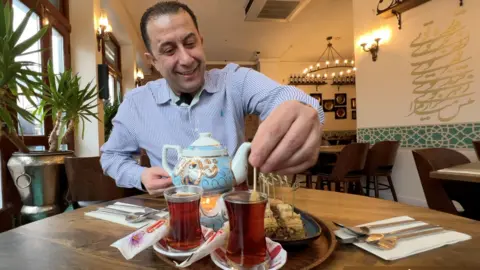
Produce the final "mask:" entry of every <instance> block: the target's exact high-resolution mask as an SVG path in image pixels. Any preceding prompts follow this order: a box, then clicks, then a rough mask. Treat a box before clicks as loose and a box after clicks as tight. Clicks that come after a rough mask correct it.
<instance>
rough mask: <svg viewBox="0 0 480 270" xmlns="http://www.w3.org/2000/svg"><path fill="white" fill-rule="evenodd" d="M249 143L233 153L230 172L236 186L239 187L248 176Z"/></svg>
mask: <svg viewBox="0 0 480 270" xmlns="http://www.w3.org/2000/svg"><path fill="white" fill-rule="evenodd" d="M250 148H251V143H249V142H245V143H243V144H242V145H240V147H239V148H238V150H237V153H235V157H234V158H233V160H232V172H233V176H234V177H235V182H236V185H239V184H241V183H243V182H245V180H247V175H248V153H249V152H250Z"/></svg>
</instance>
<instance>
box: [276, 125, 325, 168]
mask: <svg viewBox="0 0 480 270" xmlns="http://www.w3.org/2000/svg"><path fill="white" fill-rule="evenodd" d="M320 140H321V134H320V131H319V129H318V128H315V127H314V128H313V129H312V130H310V134H309V135H308V138H307V140H306V141H305V143H304V144H303V145H302V147H301V148H300V149H298V150H297V151H296V152H294V153H293V155H291V156H289V157H288V159H287V160H286V161H284V162H281V163H279V164H277V166H275V167H274V168H273V169H272V171H280V170H283V169H285V168H290V167H295V166H297V165H299V164H302V163H304V162H308V161H310V162H311V163H312V165H311V166H313V165H315V163H316V162H317V159H318V145H319V141H320Z"/></svg>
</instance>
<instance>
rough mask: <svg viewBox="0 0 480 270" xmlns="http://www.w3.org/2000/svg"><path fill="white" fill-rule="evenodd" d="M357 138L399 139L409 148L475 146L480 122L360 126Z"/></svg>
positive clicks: (368, 140) (478, 135)
mask: <svg viewBox="0 0 480 270" xmlns="http://www.w3.org/2000/svg"><path fill="white" fill-rule="evenodd" d="M357 140H358V141H359V142H369V143H371V144H374V143H376V142H380V141H385V140H397V141H401V142H402V144H401V146H402V147H409V148H427V147H446V148H473V145H472V141H480V123H466V124H446V125H429V126H402V127H386V128H360V129H358V130H357Z"/></svg>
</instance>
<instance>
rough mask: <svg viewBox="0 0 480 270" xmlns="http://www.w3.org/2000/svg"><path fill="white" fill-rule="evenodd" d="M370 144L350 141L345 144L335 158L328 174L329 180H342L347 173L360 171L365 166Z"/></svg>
mask: <svg viewBox="0 0 480 270" xmlns="http://www.w3.org/2000/svg"><path fill="white" fill-rule="evenodd" d="M369 147H370V144H368V143H352V144H348V145H346V146H345V147H344V148H343V149H342V152H340V155H339V156H338V158H337V162H336V164H335V167H334V168H333V171H332V174H331V175H330V181H342V179H344V178H345V176H346V175H347V174H348V173H353V172H358V173H361V171H362V170H363V169H364V167H365V161H366V160H367V154H368V149H369Z"/></svg>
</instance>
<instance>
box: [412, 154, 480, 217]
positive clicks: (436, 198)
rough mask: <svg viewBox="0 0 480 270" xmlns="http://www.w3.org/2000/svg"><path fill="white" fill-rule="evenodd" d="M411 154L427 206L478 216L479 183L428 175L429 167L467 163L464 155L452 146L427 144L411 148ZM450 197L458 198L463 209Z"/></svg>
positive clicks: (435, 168) (456, 199)
mask: <svg viewBox="0 0 480 270" xmlns="http://www.w3.org/2000/svg"><path fill="white" fill-rule="evenodd" d="M413 157H414V159H415V163H416V165H417V171H418V174H419V176H420V181H421V183H422V187H423V192H424V193H425V197H426V199H427V204H428V207H429V208H431V209H435V210H438V211H442V212H447V213H450V214H455V215H462V216H464V217H468V218H473V219H477V220H480V204H479V203H478V198H479V197H480V186H479V185H478V184H477V183H470V182H461V181H445V180H440V179H434V178H431V177H430V172H431V171H436V170H441V169H444V168H449V167H452V166H456V165H461V164H467V163H470V160H469V159H468V158H467V157H466V156H465V155H463V154H461V153H459V152H457V151H455V150H452V149H445V148H429V149H422V150H414V151H413ZM452 200H454V201H457V202H459V203H460V204H461V205H462V207H463V209H464V210H465V211H464V212H463V213H460V212H458V211H457V209H456V208H455V206H454V204H453V202H452Z"/></svg>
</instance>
